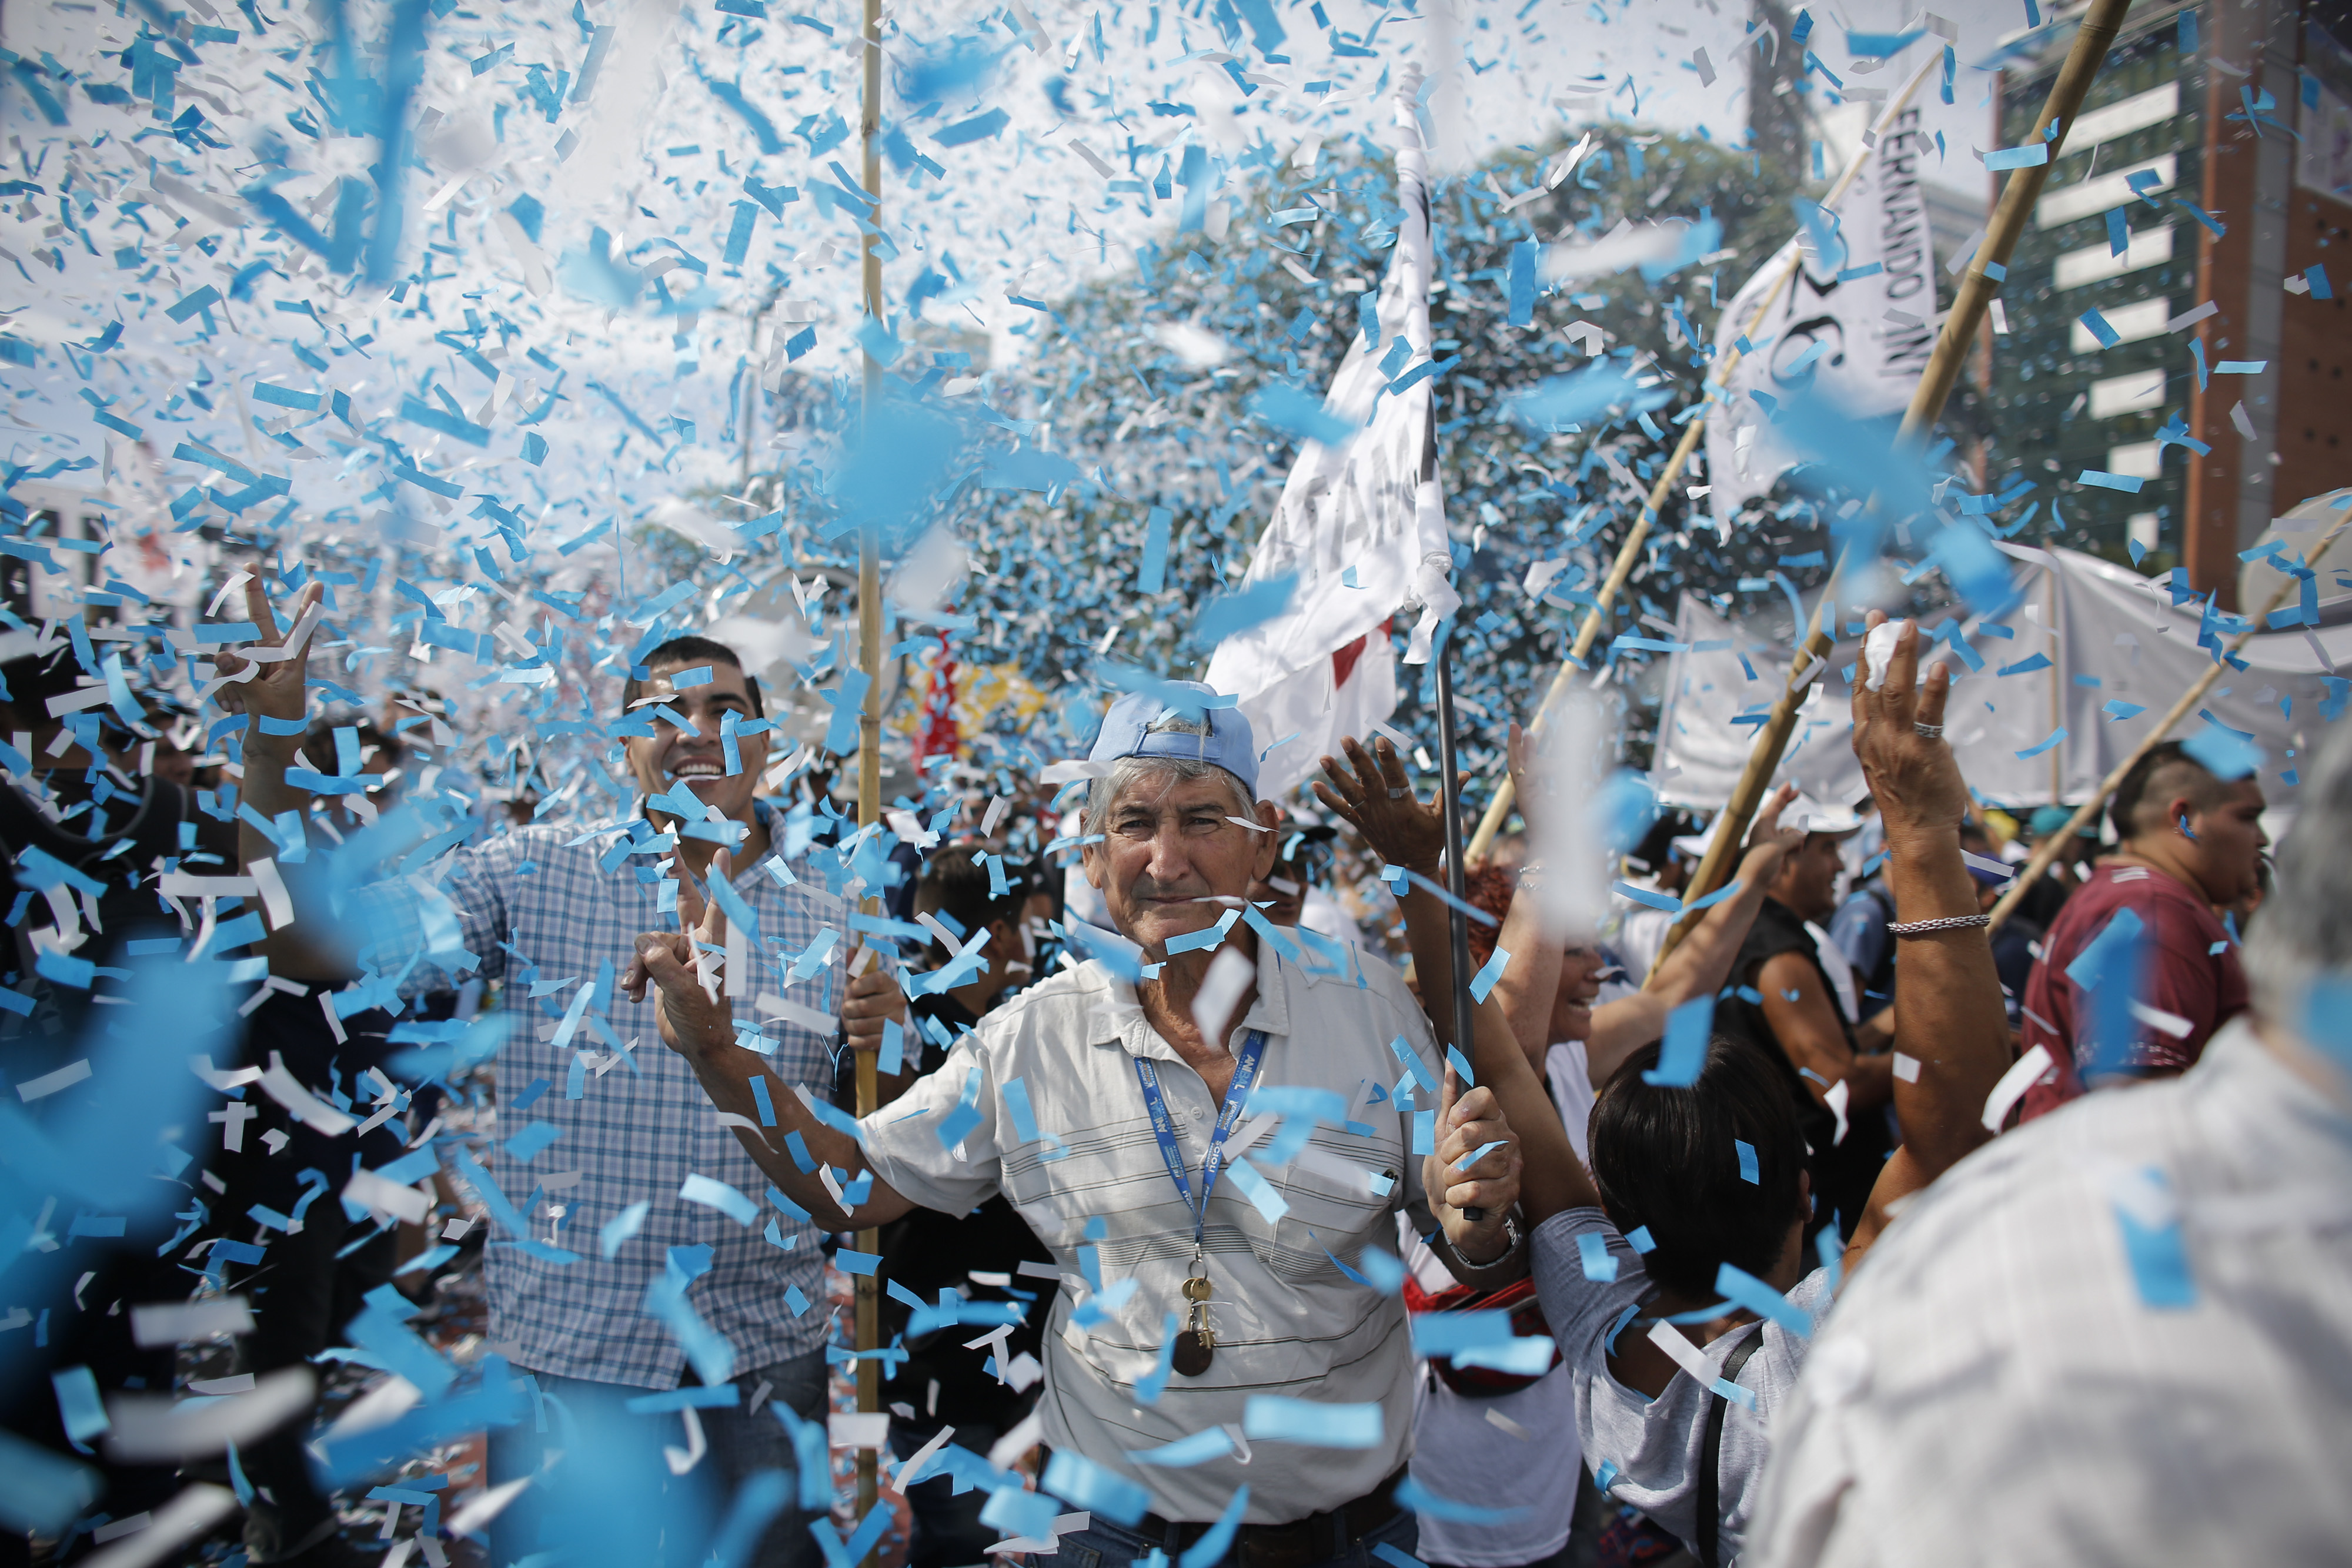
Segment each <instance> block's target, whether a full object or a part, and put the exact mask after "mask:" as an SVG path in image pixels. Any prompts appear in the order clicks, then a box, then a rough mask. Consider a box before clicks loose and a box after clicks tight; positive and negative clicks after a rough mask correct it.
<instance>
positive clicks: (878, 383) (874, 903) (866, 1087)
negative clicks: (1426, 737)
mask: <svg viewBox="0 0 2352 1568" xmlns="http://www.w3.org/2000/svg"><path fill="white" fill-rule="evenodd" d="M862 37H863V39H864V42H865V46H866V47H865V55H866V90H865V94H864V97H863V99H862V101H861V104H860V107H859V110H858V130H859V131H860V132H861V133H862V134H863V136H864V138H865V151H866V166H865V169H864V173H865V175H866V190H867V192H869V193H871V194H872V195H873V197H874V212H873V214H872V216H871V220H870V222H869V224H868V225H867V227H866V230H865V232H864V233H863V234H862V235H860V236H859V240H858V250H859V256H860V260H861V263H862V267H863V273H864V277H863V283H864V294H865V304H866V319H867V320H869V321H873V322H876V323H879V322H880V321H881V319H882V254H881V252H880V251H878V250H877V249H876V248H875V245H876V241H877V235H879V233H880V229H881V223H882V136H881V130H882V0H866V26H865V30H864V32H863V34H862ZM869 336H870V334H869ZM863 358H864V361H865V363H864V371H865V378H864V385H863V389H862V390H863V392H864V397H863V402H862V407H863V413H864V417H865V423H866V434H867V436H868V438H869V439H870V438H871V435H872V432H873V428H874V416H875V414H876V413H877V412H878V405H879V404H880V402H881V401H882V366H881V364H880V362H879V361H877V360H876V359H875V358H874V350H873V349H872V348H870V347H869V348H867V349H866V350H865V351H864V355H863ZM876 550H877V546H876V541H875V538H874V529H873V528H872V526H871V525H870V524H869V525H868V526H867V527H865V528H860V529H858V531H857V664H858V667H859V668H860V669H862V670H864V671H865V672H866V702H865V706H863V708H862V709H861V710H860V711H859V713H858V716H857V826H858V828H859V830H860V831H867V830H870V829H872V828H873V827H874V825H875V824H876V823H877V822H878V821H881V818H882V571H881V565H880V562H879V561H878V560H877V559H876ZM864 903H865V910H866V914H867V915H880V914H881V913H882V900H881V898H880V896H879V895H878V894H877V895H873V896H869V897H867V898H866V900H865V901H864ZM850 1055H851V1056H852V1058H854V1059H855V1060H856V1064H857V1113H858V1114H859V1115H860V1116H870V1115H872V1114H873V1113H875V1112H876V1111H877V1110H878V1109H879V1108H880V1103H881V1089H880V1086H879V1085H878V1084H877V1082H876V1081H875V1068H874V1053H873V1052H872V1051H852V1052H850ZM881 1236H882V1233H881V1232H880V1231H878V1230H875V1229H871V1228H869V1229H865V1230H861V1231H859V1232H858V1233H857V1248H858V1250H859V1251H861V1252H879V1251H881V1250H882V1241H881ZM855 1280H856V1303H857V1319H856V1328H857V1349H858V1351H859V1352H860V1353H861V1354H860V1359H859V1361H858V1363H857V1408H858V1409H859V1410H860V1411H861V1412H863V1413H865V1414H866V1415H872V1414H874V1413H875V1412H877V1411H878V1410H880V1409H881V1408H882V1364H881V1362H880V1361H878V1360H877V1359H874V1353H875V1352H876V1351H877V1350H879V1349H881V1348H882V1281H881V1277H880V1275H879V1274H878V1273H870V1274H859V1275H856V1276H855ZM879 1490H880V1484H879V1477H878V1475H877V1454H876V1451H875V1450H874V1449H872V1448H859V1449H858V1450H857V1517H858V1519H859V1520H861V1521H863V1520H864V1519H865V1518H866V1515H867V1514H869V1513H871V1512H872V1511H874V1503H875V1499H876V1497H877V1493H878V1492H879ZM877 1552H878V1543H877ZM875 1561H876V1552H868V1553H867V1555H866V1560H865V1563H866V1565H868V1568H870V1565H871V1564H872V1563H874V1562H875Z"/></svg>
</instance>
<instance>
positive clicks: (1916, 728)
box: [1911, 719, 1944, 740]
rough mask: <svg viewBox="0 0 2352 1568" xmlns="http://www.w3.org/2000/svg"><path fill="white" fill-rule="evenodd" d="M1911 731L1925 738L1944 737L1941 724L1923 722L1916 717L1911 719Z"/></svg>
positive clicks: (1936, 738) (1935, 738) (1939, 738)
mask: <svg viewBox="0 0 2352 1568" xmlns="http://www.w3.org/2000/svg"><path fill="white" fill-rule="evenodd" d="M1911 732H1912V733H1913V734H1914V735H1916V736H1918V737H1921V738H1922V739H1925V740H1941V739H1942V738H1943V737H1944V727H1943V726H1942V725H1940V724H1925V723H1922V722H1920V721H1918V720H1916V719H1915V720H1914V721H1912V725H1911Z"/></svg>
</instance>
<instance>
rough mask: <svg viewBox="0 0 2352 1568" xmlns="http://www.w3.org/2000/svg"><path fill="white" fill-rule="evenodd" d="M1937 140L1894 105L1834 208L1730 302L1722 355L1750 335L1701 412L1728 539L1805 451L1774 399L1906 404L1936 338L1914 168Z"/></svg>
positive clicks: (1864, 408) (1859, 413)
mask: <svg viewBox="0 0 2352 1568" xmlns="http://www.w3.org/2000/svg"><path fill="white" fill-rule="evenodd" d="M1934 144H1935V142H1934V138H1933V137H1932V136H1929V135H1927V134H1925V133H1923V132H1922V131H1920V129H1919V111H1918V110H1916V109H1904V110H1899V111H1897V112H1895V113H1892V114H1889V115H1887V116H1886V117H1885V119H1884V120H1882V121H1881V123H1880V125H1879V127H1878V145H1877V148H1876V149H1875V151H1874V152H1873V153H1872V154H1871V156H1870V158H1869V160H1868V161H1867V162H1865V163H1864V165H1863V168H1862V172H1861V174H1860V176H1859V177H1858V178H1856V179H1855V181H1854V183H1853V186H1852V187H1851V188H1850V189H1849V190H1848V191H1847V192H1846V193H1845V196H1844V198H1843V200H1842V201H1840V202H1839V204H1838V211H1837V212H1836V213H1835V214H1832V213H1830V212H1829V211H1828V209H1823V210H1822V214H1821V219H1820V221H1819V222H1817V223H1813V224H1809V225H1805V226H1804V228H1803V229H1802V231H1801V232H1800V233H1799V235H1797V237H1796V238H1795V239H1792V240H1790V242H1789V243H1788V244H1787V245H1785V246H1781V247H1780V250H1778V251H1777V252H1775V253H1774V254H1773V256H1772V259H1771V260H1769V261H1768V262H1766V263H1765V264H1764V265H1763V266H1762V267H1759V268H1758V269H1757V271H1756V275H1755V276H1754V277H1750V278H1749V279H1748V284H1747V287H1743V288H1742V289H1740V291H1739V294H1738V298H1734V299H1733V300H1732V302H1731V303H1730V305H1728V306H1727V307H1726V308H1725V309H1724V312H1723V316H1722V319H1721V321H1720V323H1719V324H1718V325H1717V328H1716V340H1715V355H1716V359H1717V361H1721V360H1722V359H1723V358H1724V357H1725V356H1726V355H1727V354H1728V353H1729V352H1730V351H1731V350H1732V349H1733V348H1734V347H1735V346H1736V345H1737V344H1738V341H1739V340H1740V337H1741V335H1742V334H1743V333H1745V334H1746V335H1747V337H1748V342H1749V349H1748V350H1747V351H1746V352H1745V353H1744V354H1743V356H1742V358H1741V359H1740V361H1739V364H1738V368H1737V369H1735V370H1734V371H1732V373H1731V376H1730V378H1729V380H1728V382H1727V383H1726V386H1725V392H1724V397H1723V402H1722V403H1721V404H1718V405H1717V406H1715V407H1713V408H1710V409H1709V410H1708V413H1707V421H1706V478H1707V483H1708V485H1709V486H1711V489H1710V490H1709V492H1708V500H1709V501H1710V502H1711V503H1712V504H1713V506H1714V508H1715V517H1716V526H1717V528H1718V529H1720V530H1722V531H1723V532H1724V533H1725V534H1726V535H1727V536H1728V533H1729V530H1730V525H1731V519H1732V518H1733V517H1736V516H1737V515H1738V511H1739V508H1740V507H1741V506H1742V505H1744V504H1745V503H1746V502H1747V500H1748V497H1751V496H1760V495H1763V494H1764V493H1766V492H1767V491H1769V490H1770V489H1771V488H1772V485H1773V482H1774V481H1775V480H1777V479H1779V478H1780V476H1781V475H1782V474H1784V473H1786V472H1788V470H1789V469H1790V467H1791V466H1793V465H1795V464H1796V463H1797V462H1798V460H1799V459H1798V456H1797V455H1796V454H1795V453H1794V452H1792V451H1790V448H1789V446H1788V444H1786V443H1785V442H1784V441H1782V440H1781V439H1780V436H1779V434H1778V433H1777V432H1776V431H1774V429H1773V428H1772V424H1771V412H1772V408H1773V406H1774V405H1775V404H1780V403H1785V402H1788V401H1789V400H1790V398H1793V397H1801V396H1803V395H1804V394H1805V393H1806V392H1808V391H1811V390H1816V389H1817V390H1819V391H1821V392H1826V393H1827V394H1828V395H1829V396H1830V397H1832V398H1833V399H1834V400H1835V401H1836V402H1837V404H1838V406H1839V407H1841V408H1843V410H1845V411H1846V412H1847V413H1851V414H1853V415H1854V416H1855V417H1857V418H1868V417H1871V416H1873V415H1878V414H1886V413H1898V412H1900V411H1901V410H1902V409H1903V408H1904V407H1906V405H1907V404H1908V403H1909V402H1910V400H1911V390H1912V388H1913V387H1915V386H1916V385H1917V384H1918V381H1919V376H1920V373H1921V372H1922V371H1925V370H1926V369H1927V356H1928V355H1929V353H1930V352H1932V351H1933V350H1934V349H1935V346H1936V257H1935V247H1934V246H1933V244H1932V243H1931V242H1930V240H1929V237H1928V233H1927V205H1926V204H1925V203H1924V202H1922V201H1921V200H1920V196H1919V173H1918V167H1919V154H1920V150H1921V149H1922V148H1931V147H1933V146H1934ZM1800 254H1801V256H1802V257H1803V265H1802V266H1801V267H1799V268H1798V271H1797V276H1796V279H1795V281H1794V282H1793V283H1792V284H1791V285H1790V286H1789V287H1785V288H1781V289H1780V291H1779V293H1778V296H1777V297H1776V298H1774V300H1773V303H1772V307H1771V308H1770V309H1769V311H1767V312H1766V313H1765V317H1764V320H1763V322H1762V323H1761V324H1760V325H1759V326H1757V327H1756V328H1755V329H1752V330H1750V329H1749V327H1748V322H1749V320H1750V319H1752V318H1753V317H1754V316H1755V314H1756V308H1757V306H1758V305H1759V304H1760V303H1761V302H1762V301H1763V299H1764V298H1765V297H1766V295H1767V294H1768V293H1769V292H1771V291H1772V290H1773V288H1774V287H1775V285H1776V284H1778V283H1779V281H1780V277H1781V275H1782V273H1784V272H1785V271H1787V269H1788V266H1789V258H1790V256H1792V255H1800ZM1751 394H1760V395H1751Z"/></svg>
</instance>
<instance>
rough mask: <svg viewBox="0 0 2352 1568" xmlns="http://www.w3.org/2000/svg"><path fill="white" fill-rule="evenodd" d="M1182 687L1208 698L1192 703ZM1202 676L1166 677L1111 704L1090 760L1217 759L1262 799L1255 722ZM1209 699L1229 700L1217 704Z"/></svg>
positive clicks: (1089, 756)
mask: <svg viewBox="0 0 2352 1568" xmlns="http://www.w3.org/2000/svg"><path fill="white" fill-rule="evenodd" d="M1178 692H1188V693H1189V692H1198V693H1200V694H1201V695H1202V696H1204V697H1206V698H1208V699H1209V702H1204V703H1202V705H1201V706H1198V707H1193V706H1190V705H1188V704H1187V703H1185V702H1184V700H1183V699H1182V698H1181V697H1180V696H1178V695H1176V694H1177V693H1178ZM1233 701H1234V699H1233V698H1231V697H1229V696H1223V695H1220V694H1219V693H1218V691H1217V689H1216V688H1215V687H1214V686H1212V685H1208V684H1206V683H1205V682H1202V681H1166V682H1162V683H1160V684H1159V685H1158V686H1157V687H1156V689H1154V690H1151V691H1148V692H1129V693H1128V694H1127V695H1125V696H1123V697H1121V698H1119V699H1118V701H1117V702H1115V703H1113V704H1111V705H1110V712H1108V713H1107V714H1105V715H1103V721H1102V728H1101V729H1100V730H1099V731H1097V734H1096V736H1095V744H1094V749H1093V750H1091V751H1089V752H1087V761H1089V762H1117V761H1118V760H1119V759H1120V758H1125V757H1165V758H1171V759H1173V758H1184V759H1186V760H1189V761H1194V762H1213V763H1215V764H1216V765H1217V766H1218V767H1220V768H1223V769H1224V770H1225V771H1226V772H1228V773H1230V774H1232V775H1233V776H1234V778H1236V779H1240V780H1241V781H1242V787H1243V788H1244V789H1247V790H1248V791H1249V797H1250V799H1251V800H1256V799H1257V740H1256V737H1255V736H1253V735H1252V734H1251V733H1250V722H1249V720H1248V719H1246V718H1244V717H1243V716H1242V713H1241V710H1240V709H1239V708H1237V707H1234V706H1231V705H1232V703H1233ZM1210 703H1222V704H1223V705H1225V706H1210Z"/></svg>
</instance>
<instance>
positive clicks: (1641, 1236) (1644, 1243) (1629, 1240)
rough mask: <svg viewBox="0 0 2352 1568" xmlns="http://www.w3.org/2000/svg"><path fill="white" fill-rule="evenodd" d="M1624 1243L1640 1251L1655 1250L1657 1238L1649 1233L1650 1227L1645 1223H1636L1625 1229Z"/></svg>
mask: <svg viewBox="0 0 2352 1568" xmlns="http://www.w3.org/2000/svg"><path fill="white" fill-rule="evenodd" d="M1625 1245H1626V1246H1628V1247H1631V1248H1632V1249H1633V1250H1634V1251H1636V1252H1642V1253H1649V1252H1655V1251H1656V1250H1657V1249H1658V1240H1657V1238H1656V1237H1654V1236H1652V1235H1651V1234H1650V1228H1649V1227H1648V1226H1646V1225H1637V1226H1635V1227H1633V1229H1631V1230H1629V1231H1627V1232H1626V1233H1625Z"/></svg>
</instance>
